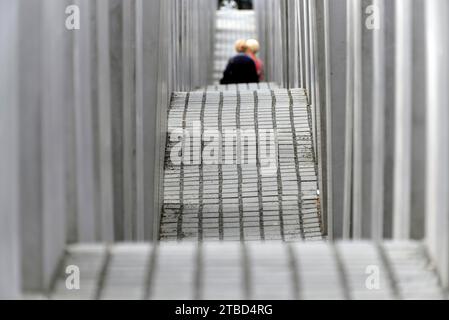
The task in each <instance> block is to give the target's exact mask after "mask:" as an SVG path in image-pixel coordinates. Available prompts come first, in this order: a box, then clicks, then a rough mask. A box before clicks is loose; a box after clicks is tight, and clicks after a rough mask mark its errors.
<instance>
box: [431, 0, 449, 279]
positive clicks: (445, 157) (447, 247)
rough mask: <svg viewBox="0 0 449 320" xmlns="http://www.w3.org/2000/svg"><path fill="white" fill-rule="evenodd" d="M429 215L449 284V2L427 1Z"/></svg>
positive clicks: (434, 245)
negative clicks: (448, 32)
mask: <svg viewBox="0 0 449 320" xmlns="http://www.w3.org/2000/svg"><path fill="white" fill-rule="evenodd" d="M426 12H427V13H426V14H427V17H426V28H427V40H428V41H427V90H428V100H427V110H428V114H427V203H426V208H427V216H426V224H427V226H426V236H427V243H428V245H429V248H430V252H431V255H432V258H433V259H434V260H435V261H436V263H437V266H438V269H439V271H440V274H441V278H442V281H443V284H444V285H445V286H446V287H447V286H449V197H448V194H449V166H448V163H449V126H448V122H449V108H448V106H449V90H448V88H449V38H448V37H447V35H446V34H445V32H444V31H445V30H449V2H448V1H446V0H431V1H426Z"/></svg>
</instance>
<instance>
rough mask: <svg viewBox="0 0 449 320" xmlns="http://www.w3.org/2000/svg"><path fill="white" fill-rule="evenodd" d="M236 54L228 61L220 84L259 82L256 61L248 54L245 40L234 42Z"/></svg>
mask: <svg viewBox="0 0 449 320" xmlns="http://www.w3.org/2000/svg"><path fill="white" fill-rule="evenodd" d="M235 50H236V51H237V53H238V54H237V55H236V56H235V57H233V58H231V59H230V60H229V62H228V65H227V67H226V70H225V71H224V73H223V78H222V79H221V81H220V84H237V83H255V82H259V76H258V74H257V69H256V63H255V62H254V60H253V59H251V57H250V56H249V54H250V50H249V48H248V46H247V45H246V41H245V40H238V41H237V42H236V44H235Z"/></svg>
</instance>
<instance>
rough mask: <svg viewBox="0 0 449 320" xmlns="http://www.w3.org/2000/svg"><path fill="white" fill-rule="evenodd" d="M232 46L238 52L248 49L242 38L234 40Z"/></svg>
mask: <svg viewBox="0 0 449 320" xmlns="http://www.w3.org/2000/svg"><path fill="white" fill-rule="evenodd" d="M234 47H235V51H237V52H238V53H242V52H245V51H246V50H247V49H248V46H247V44H246V41H245V40H242V39H241V40H237V41H236V42H235V45H234Z"/></svg>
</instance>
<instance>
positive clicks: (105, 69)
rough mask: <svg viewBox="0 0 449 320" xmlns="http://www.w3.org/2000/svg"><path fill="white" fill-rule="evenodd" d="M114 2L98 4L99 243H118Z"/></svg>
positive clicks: (99, 1) (107, 1) (99, 2)
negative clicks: (112, 52) (113, 94)
mask: <svg viewBox="0 0 449 320" xmlns="http://www.w3.org/2000/svg"><path fill="white" fill-rule="evenodd" d="M109 8H110V2H109V0H97V2H96V14H97V19H96V23H97V24H96V30H97V47H96V50H97V57H98V65H97V70H96V72H97V73H98V79H97V81H98V137H99V143H98V154H99V157H98V160H99V161H98V165H99V167H98V169H99V173H100V176H99V179H100V181H99V194H100V212H99V213H100V219H99V221H100V228H99V232H98V233H97V239H98V240H103V241H113V240H114V185H113V184H114V178H113V168H114V164H113V160H112V157H113V151H112V138H113V137H112V110H111V106H112V105H111V57H110V36H111V35H110V20H109V19H110V10H109Z"/></svg>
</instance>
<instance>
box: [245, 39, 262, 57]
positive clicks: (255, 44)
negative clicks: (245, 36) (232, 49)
mask: <svg viewBox="0 0 449 320" xmlns="http://www.w3.org/2000/svg"><path fill="white" fill-rule="evenodd" d="M246 46H247V47H248V48H249V49H250V50H251V51H252V52H253V53H254V54H256V53H258V52H259V50H260V44H259V41H257V40H256V39H249V40H247V41H246Z"/></svg>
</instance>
